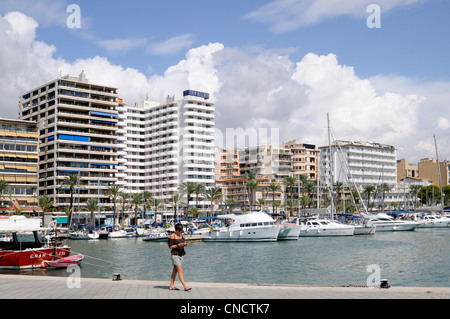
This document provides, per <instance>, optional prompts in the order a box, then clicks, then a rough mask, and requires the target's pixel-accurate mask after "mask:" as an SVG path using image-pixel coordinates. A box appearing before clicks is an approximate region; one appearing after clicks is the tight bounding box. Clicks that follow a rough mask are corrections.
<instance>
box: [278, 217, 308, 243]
mask: <svg viewBox="0 0 450 319" xmlns="http://www.w3.org/2000/svg"><path fill="white" fill-rule="evenodd" d="M277 225H278V227H280V232H279V233H278V240H298V237H299V235H300V230H301V228H302V226H301V225H299V223H298V222H292V221H284V222H281V223H279V224H277Z"/></svg>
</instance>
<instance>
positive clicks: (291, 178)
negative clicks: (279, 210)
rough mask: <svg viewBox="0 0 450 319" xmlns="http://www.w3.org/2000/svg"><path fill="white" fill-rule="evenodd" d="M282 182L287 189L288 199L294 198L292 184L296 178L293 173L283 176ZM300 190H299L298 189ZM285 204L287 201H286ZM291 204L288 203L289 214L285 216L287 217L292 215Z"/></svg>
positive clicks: (295, 181)
mask: <svg viewBox="0 0 450 319" xmlns="http://www.w3.org/2000/svg"><path fill="white" fill-rule="evenodd" d="M283 182H284V184H285V185H286V188H287V189H289V199H294V186H295V184H296V183H297V178H296V177H295V176H294V175H289V176H286V177H285V178H284V181H283ZM299 191H300V190H299ZM286 204H287V201H286ZM292 206H293V205H290V208H291V209H290V214H289V215H288V216H287V218H288V219H289V218H290V216H291V215H292V208H293V207H292Z"/></svg>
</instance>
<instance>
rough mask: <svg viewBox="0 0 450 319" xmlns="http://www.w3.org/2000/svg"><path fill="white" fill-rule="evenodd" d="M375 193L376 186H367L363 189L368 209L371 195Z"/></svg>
mask: <svg viewBox="0 0 450 319" xmlns="http://www.w3.org/2000/svg"><path fill="white" fill-rule="evenodd" d="M373 192H375V186H373V185H366V186H364V188H363V194H364V195H366V196H367V209H369V207H370V206H369V204H370V195H371V194H372V193H373Z"/></svg>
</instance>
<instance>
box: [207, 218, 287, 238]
mask: <svg viewBox="0 0 450 319" xmlns="http://www.w3.org/2000/svg"><path fill="white" fill-rule="evenodd" d="M217 219H219V220H220V221H222V224H223V225H222V226H218V227H215V228H214V229H213V230H212V231H210V232H209V234H208V235H206V236H205V238H204V241H222V242H274V241H277V239H278V233H279V232H280V227H278V226H277V225H275V220H273V219H272V218H271V217H270V216H269V215H267V214H265V213H261V212H252V213H248V214H228V215H219V216H217Z"/></svg>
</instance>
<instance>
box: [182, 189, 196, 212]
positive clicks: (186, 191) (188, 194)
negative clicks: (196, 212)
mask: <svg viewBox="0 0 450 319" xmlns="http://www.w3.org/2000/svg"><path fill="white" fill-rule="evenodd" d="M179 190H180V191H181V192H182V193H183V194H186V196H187V209H189V202H190V201H191V195H192V194H194V192H195V183H194V182H184V183H183V184H181V185H180V187H179Z"/></svg>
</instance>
